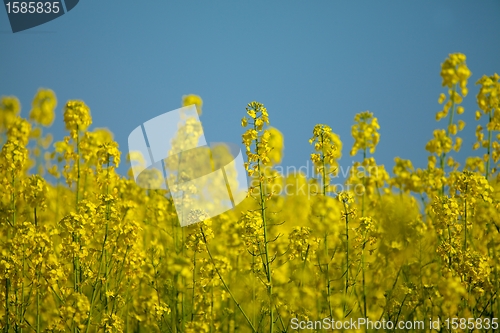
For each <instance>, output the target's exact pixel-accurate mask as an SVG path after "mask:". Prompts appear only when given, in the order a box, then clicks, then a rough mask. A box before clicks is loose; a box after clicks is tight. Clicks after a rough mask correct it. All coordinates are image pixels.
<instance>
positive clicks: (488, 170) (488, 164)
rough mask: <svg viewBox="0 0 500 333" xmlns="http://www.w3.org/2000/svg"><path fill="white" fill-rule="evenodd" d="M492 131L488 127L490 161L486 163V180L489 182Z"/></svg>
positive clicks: (489, 158)
mask: <svg viewBox="0 0 500 333" xmlns="http://www.w3.org/2000/svg"><path fill="white" fill-rule="evenodd" d="M493 112H494V110H491V112H490V113H489V122H488V125H489V124H491V114H492V113H493ZM492 132H493V131H492V130H491V127H490V126H488V151H487V154H488V160H487V161H486V180H488V177H489V175H490V160H491V136H492Z"/></svg>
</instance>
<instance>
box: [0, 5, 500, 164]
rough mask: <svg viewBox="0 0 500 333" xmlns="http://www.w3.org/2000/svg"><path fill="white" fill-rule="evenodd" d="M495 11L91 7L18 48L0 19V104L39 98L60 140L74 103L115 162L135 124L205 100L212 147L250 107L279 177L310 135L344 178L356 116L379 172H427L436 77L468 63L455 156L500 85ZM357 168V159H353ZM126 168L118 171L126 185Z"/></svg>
mask: <svg viewBox="0 0 500 333" xmlns="http://www.w3.org/2000/svg"><path fill="white" fill-rule="evenodd" d="M499 14H500V1H498V0H497V1H481V2H479V1H477V2H472V1H468V2H465V1H440V2H436V1H399V2H397V1H377V2H374V1H352V2H347V1H343V2H341V1H319V0H316V1H296V0H292V1H283V0H281V1H278V0H274V1H260V0H257V1H222V0H218V1H120V2H118V1H88V0H81V1H80V3H79V4H78V6H76V7H75V8H74V9H73V10H72V11H71V12H69V13H67V14H65V15H63V16H62V17H60V18H58V19H56V20H54V21H51V22H48V23H46V24H44V25H41V26H38V27H35V28H32V29H30V30H26V31H24V32H19V33H16V34H13V33H12V32H11V30H10V26H9V23H8V18H7V14H6V11H5V10H3V9H0V95H15V96H17V97H18V98H19V99H20V101H21V103H22V106H23V111H22V115H24V116H27V115H28V112H29V110H30V104H31V100H32V98H33V96H34V95H35V93H36V91H37V89H38V88H40V87H46V88H50V89H52V90H54V91H55V93H56V95H57V97H58V102H59V104H58V108H57V118H56V121H55V123H54V125H53V127H52V130H51V131H52V132H53V133H54V134H55V137H56V139H58V140H60V139H62V137H63V136H64V135H65V132H64V124H63V120H62V107H63V105H64V104H65V103H66V101H67V100H69V99H82V100H84V101H85V102H86V103H87V105H89V107H90V108H91V112H92V116H93V126H92V127H93V128H95V127H107V128H109V129H110V130H111V131H112V132H113V133H114V135H115V139H116V141H117V142H118V143H119V145H120V149H121V150H122V152H126V151H127V138H128V135H129V133H130V132H131V131H132V130H133V129H134V128H135V127H137V126H138V125H140V124H142V123H143V122H145V121H147V120H149V119H151V118H153V117H155V116H158V115H160V114H162V113H165V112H167V111H171V110H174V109H177V108H178V107H180V104H181V98H182V96H183V95H185V94H190V93H194V94H198V95H200V96H201V97H202V98H203V100H204V107H203V115H202V117H201V121H202V123H203V127H204V130H205V136H206V138H207V141H210V142H220V141H227V142H236V143H240V142H241V134H242V132H243V129H242V128H241V127H240V119H241V118H242V117H243V116H244V115H245V106H246V104H247V103H248V102H250V101H253V100H257V101H259V102H262V103H264V104H265V106H266V107H267V109H268V111H269V114H270V120H271V124H272V125H273V126H275V127H277V128H278V129H279V130H281V131H282V132H283V134H284V136H285V157H284V160H283V165H285V166H296V167H299V166H303V165H305V163H306V161H307V160H308V158H309V154H310V153H311V152H312V148H311V146H310V145H309V143H308V139H309V138H310V137H311V134H312V129H313V127H314V125H315V124H317V123H324V124H328V125H330V126H331V127H332V128H333V131H334V132H336V133H338V134H339V135H340V137H341V139H342V141H343V142H344V150H343V155H344V157H343V159H342V160H341V165H343V166H349V165H351V163H352V161H353V158H352V157H350V156H349V150H350V147H351V146H352V142H353V140H352V138H351V135H350V128H351V126H352V124H353V118H354V115H355V114H356V113H358V112H362V111H366V110H369V111H371V112H373V113H374V114H375V116H377V117H378V118H379V122H380V125H381V130H380V132H381V141H380V144H379V146H378V148H377V151H376V154H375V158H376V159H377V161H378V163H379V164H384V165H385V166H386V168H387V169H388V170H392V167H393V165H394V162H393V159H394V157H395V156H399V157H401V158H406V159H411V160H412V161H413V162H414V165H415V166H417V167H425V165H426V161H427V155H428V154H427V152H426V151H425V144H426V142H427V141H428V140H429V139H430V138H432V131H433V130H434V129H435V128H437V127H443V128H444V126H445V121H443V120H442V121H441V122H440V123H436V121H435V113H436V111H438V110H439V109H440V106H439V104H438V103H437V99H438V96H439V94H440V93H441V92H445V90H444V89H443V88H442V87H441V78H440V76H439V71H440V64H441V63H442V62H443V61H444V59H445V58H446V57H447V56H448V54H450V53H454V52H461V53H464V54H466V55H467V64H468V66H469V68H470V69H471V71H472V73H473V75H472V77H471V79H470V81H469V95H468V97H467V98H466V99H465V101H464V104H463V105H464V107H465V114H464V115H462V118H461V119H463V120H465V121H466V123H467V125H466V128H465V130H464V131H463V132H462V133H461V136H462V137H463V139H464V149H463V154H461V155H459V159H461V160H462V161H463V159H464V157H465V156H466V155H468V154H471V153H472V150H471V147H472V144H473V142H474V140H475V136H474V129H475V127H476V121H475V120H474V111H475V110H476V109H477V107H476V103H475V99H476V98H475V96H476V94H477V91H478V89H477V86H475V82H476V81H477V79H479V78H480V77H481V76H482V75H483V74H487V75H492V74H493V73H495V72H497V73H498V72H500V56H499V55H500V20H499V19H498V17H499ZM358 159H359V158H358ZM127 168H128V167H127V165H126V163H123V164H122V166H121V167H120V169H119V170H120V172H122V173H125V172H126V169H127Z"/></svg>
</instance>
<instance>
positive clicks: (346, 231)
mask: <svg viewBox="0 0 500 333" xmlns="http://www.w3.org/2000/svg"><path fill="white" fill-rule="evenodd" d="M344 212H345V238H346V246H345V257H346V271H345V289H344V297H345V299H344V309H343V314H344V318H345V314H346V311H347V292H348V290H349V213H348V212H347V204H346V203H345V202H344Z"/></svg>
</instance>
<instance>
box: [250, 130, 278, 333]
mask: <svg viewBox="0 0 500 333" xmlns="http://www.w3.org/2000/svg"><path fill="white" fill-rule="evenodd" d="M254 129H255V130H256V131H257V126H256V124H255V121H254ZM255 153H256V154H257V155H259V144H258V139H255ZM257 168H258V175H259V178H262V177H263V174H262V168H261V160H260V158H259V160H258V161H257ZM264 190H265V189H264V186H263V184H262V181H259V192H260V193H259V194H260V208H261V209H260V211H261V216H262V226H263V229H264V253H265V261H266V262H265V267H266V276H267V283H268V285H267V293H268V296H269V319H270V324H269V332H270V333H273V330H274V327H273V325H274V309H273V280H272V271H271V263H270V261H269V240H268V231H267V220H266V198H265V193H264Z"/></svg>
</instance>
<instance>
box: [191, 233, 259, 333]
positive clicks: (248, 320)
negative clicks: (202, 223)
mask: <svg viewBox="0 0 500 333" xmlns="http://www.w3.org/2000/svg"><path fill="white" fill-rule="evenodd" d="M200 231H201V234H202V236H203V242H204V243H205V247H206V248H207V253H208V256H209V257H210V260H211V261H212V264H213V265H214V269H215V272H216V273H217V275H218V276H219V279H220V281H221V282H222V284H223V285H224V288H226V290H227V292H228V293H229V296H231V298H232V300H233V302H234V303H235V304H236V306H237V307H238V309H239V310H240V312H241V314H242V315H243V317H245V320H246V321H247V323H248V325H249V326H250V328H251V329H252V332H253V333H257V330H256V329H255V327H254V326H253V324H252V322H251V321H250V319H249V318H248V316H247V314H246V313H245V311H244V310H243V308H242V307H241V305H240V303H238V301H236V298H234V295H233V293H232V292H231V289H229V287H228V285H227V284H226V281H225V280H224V278H223V277H222V275H221V274H220V272H219V269H218V268H217V265H216V264H215V260H214V258H213V257H212V252H210V248H209V247H208V243H207V238H206V237H205V232H204V231H203V228H202V227H200Z"/></svg>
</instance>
